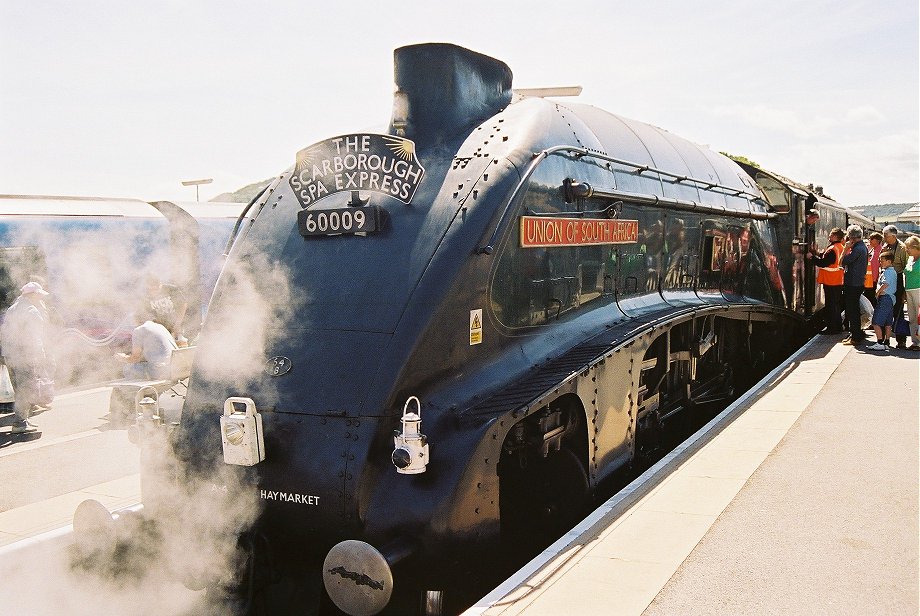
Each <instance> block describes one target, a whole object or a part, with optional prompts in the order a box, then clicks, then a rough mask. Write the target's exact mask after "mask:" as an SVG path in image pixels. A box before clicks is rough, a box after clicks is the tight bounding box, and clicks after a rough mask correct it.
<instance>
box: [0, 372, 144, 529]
mask: <svg viewBox="0 0 920 616" xmlns="http://www.w3.org/2000/svg"><path fill="white" fill-rule="evenodd" d="M110 397H111V388H109V387H96V388H93V389H87V390H83V391H72V392H69V393H63V394H60V395H58V396H57V397H56V398H55V400H54V404H53V406H52V408H51V410H48V411H45V412H43V413H41V414H39V415H36V416H35V417H33V418H32V423H34V424H35V425H36V426H38V427H39V428H40V429H41V436H39V437H36V435H24V436H13V435H12V434H11V433H10V426H11V424H12V421H13V416H12V415H11V414H9V413H2V414H0V476H2V477H3V490H2V491H0V546H3V545H8V544H11V543H13V542H16V541H18V540H20V539H23V538H26V537H32V536H34V535H37V534H39V533H42V532H45V531H49V530H53V529H57V528H61V527H64V526H67V525H69V524H70V523H71V521H72V520H73V513H74V510H75V509H76V506H77V504H79V503H80V502H81V501H83V500H85V499H87V498H94V499H96V500H99V501H100V502H102V503H103V504H104V505H106V506H107V507H110V508H111V509H119V508H122V507H127V506H130V505H133V504H136V503H138V502H139V501H140V480H139V477H138V472H139V470H140V463H139V452H138V448H137V447H135V446H134V445H132V444H131V443H130V442H129V441H128V437H127V434H126V429H125V428H126V425H125V424H124V422H117V421H115V422H113V421H110V419H111V418H110V416H109V401H110Z"/></svg>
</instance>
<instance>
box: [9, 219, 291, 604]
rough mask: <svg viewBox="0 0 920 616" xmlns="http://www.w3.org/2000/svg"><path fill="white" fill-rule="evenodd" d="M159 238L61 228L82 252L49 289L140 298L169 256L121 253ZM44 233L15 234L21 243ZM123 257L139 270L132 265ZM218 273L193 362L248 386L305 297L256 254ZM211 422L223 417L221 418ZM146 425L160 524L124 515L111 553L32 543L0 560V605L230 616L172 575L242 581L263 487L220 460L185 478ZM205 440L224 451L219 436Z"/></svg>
mask: <svg viewBox="0 0 920 616" xmlns="http://www.w3.org/2000/svg"><path fill="white" fill-rule="evenodd" d="M163 234H164V235H163V236H159V235H156V236H155V237H151V236H150V235H149V234H148V235H144V234H138V235H137V236H134V237H112V238H111V240H112V241H111V243H110V244H109V245H108V246H104V247H103V246H99V241H98V238H97V239H94V240H93V241H92V242H91V244H87V243H86V242H85V241H83V240H84V239H85V238H81V237H80V236H79V234H78V235H76V236H74V237H70V238H66V239H64V240H62V239H61V236H60V234H59V233H56V234H55V238H56V239H55V240H54V241H55V242H56V243H58V244H59V245H62V246H65V247H66V248H68V249H71V250H73V251H74V254H80V255H81V259H84V260H83V261H82V263H80V262H79V261H78V260H76V259H73V263H72V264H73V268H74V269H73V270H70V271H64V272H62V271H60V270H58V274H57V275H56V276H54V277H51V279H50V280H49V281H48V282H49V284H48V286H49V287H50V289H51V290H52V291H53V292H55V295H56V299H57V298H60V301H61V304H62V305H66V306H68V307H70V306H78V307H82V308H87V309H89V308H94V307H96V308H98V307H99V306H100V305H102V304H103V303H107V304H109V305H113V306H115V307H116V308H117V307H124V306H128V305H130V303H131V302H133V301H135V300H137V299H138V298H140V297H141V296H142V294H143V288H142V285H141V284H140V283H139V281H140V280H142V278H143V275H144V273H146V272H148V271H151V268H155V269H156V271H157V273H160V274H161V277H163V278H166V277H167V276H166V275H163V274H162V272H164V271H166V270H165V263H166V261H165V260H163V258H162V255H160V254H159V253H158V252H156V251H155V250H152V251H151V252H150V253H149V255H148V257H149V258H147V259H146V260H141V259H134V260H127V259H125V258H124V255H130V254H136V252H137V247H138V245H139V244H140V243H143V242H148V243H151V244H150V245H149V246H148V247H151V249H152V247H153V245H158V244H159V243H161V242H162V243H163V245H164V246H168V237H167V235H168V234H167V232H166V231H165V230H164V231H163ZM40 239H41V238H27V237H22V238H18V239H17V241H19V242H21V243H23V244H24V245H26V244H27V243H28V242H30V241H31V242H33V243H36V244H37V243H38V242H39V240H40ZM45 239H47V238H45ZM43 243H44V242H43ZM113 251H115V253H117V252H118V251H121V254H122V255H123V256H122V257H121V258H120V259H119V260H113V259H112V257H111V256H109V255H111V254H113ZM132 251H134V252H132ZM86 255H90V257H86ZM94 255H96V256H94ZM59 258H60V257H59V255H58V256H56V257H55V261H56V262H58V261H59ZM87 259H88V260H87ZM65 260H66V257H65ZM129 263H133V264H136V267H134V268H131V267H127V266H128V264H129ZM40 265H41V263H39V262H32V263H28V262H26V263H22V264H21V268H22V271H23V272H28V273H31V272H29V270H31V269H35V270H37V271H41V270H40V269H39V268H40ZM255 272H258V274H256V273H255ZM223 275H225V276H230V277H231V278H230V279H229V282H228V283H227V284H226V285H224V288H225V294H229V297H225V298H224V301H223V302H222V304H221V308H218V309H217V310H216V311H215V312H213V313H212V314H210V315H209V318H208V323H207V326H206V328H207V330H208V340H209V341H210V342H209V343H208V345H207V346H200V347H199V350H198V356H197V357H196V370H198V371H200V373H201V375H202V377H203V378H205V379H208V380H214V381H220V382H228V383H235V382H239V383H241V384H243V383H245V382H246V380H247V379H248V378H251V377H252V375H254V374H259V373H260V372H261V370H262V368H263V366H264V363H265V359H266V357H265V351H266V348H267V345H268V339H269V336H270V335H271V331H272V330H275V329H276V328H283V327H284V325H285V318H286V315H287V314H290V313H291V312H293V309H294V308H296V306H297V304H298V303H299V301H300V300H299V299H298V298H297V297H296V296H295V293H293V291H292V289H291V288H290V285H289V282H288V281H289V277H288V275H287V272H286V271H285V269H284V267H283V266H281V265H277V264H272V263H270V262H269V260H268V259H267V258H266V257H263V256H256V257H252V258H250V259H248V260H246V261H245V262H241V263H239V264H238V265H237V266H236V267H234V268H233V269H232V270H227V271H225V272H224V274H223ZM75 281H76V282H75ZM113 298H114V300H115V301H113ZM228 299H230V300H231V301H227V300H228ZM59 368H63V369H65V370H66V369H67V367H66V366H59ZM58 377H59V378H61V373H60V372H59V375H58ZM73 378H75V379H77V380H79V379H80V378H81V377H80V376H79V375H77V376H74V377H73ZM240 393H243V394H244V393H245V392H243V391H241V392H240ZM218 402H221V401H218ZM214 421H218V418H217V417H216V416H215V417H214ZM151 428H152V426H151ZM142 432H144V433H145V437H144V438H143V439H142V446H141V451H140V456H141V468H142V473H141V480H142V488H143V493H144V504H145V508H144V511H143V516H144V517H152V518H153V519H154V520H156V522H157V524H156V531H155V532H154V531H152V530H151V527H149V526H145V525H144V524H142V523H141V521H140V519H139V518H138V519H137V520H134V521H133V522H132V521H131V518H130V517H129V516H126V517H125V519H127V520H128V523H127V524H125V525H124V526H123V527H122V528H123V529H125V532H126V533H127V534H126V535H125V536H124V537H122V539H128V538H129V537H130V538H129V539H128V540H126V541H123V542H121V543H120V544H119V545H120V546H121V547H120V548H119V549H118V550H117V552H116V553H115V554H111V553H109V552H105V551H103V552H102V553H99V554H96V555H95V556H94V557H93V558H89V559H87V558H75V555H74V553H73V551H72V549H71V550H67V551H64V552H62V551H60V550H57V551H54V550H49V549H34V550H33V549H30V550H28V551H27V552H21V553H18V554H17V555H16V557H15V558H13V559H10V558H6V559H0V579H3V583H4V588H5V590H6V592H4V599H3V600H2V601H0V612H2V613H10V614H30V615H37V616H43V615H45V614H48V615H50V614H55V615H57V614H72V615H77V616H82V615H83V614H87V615H89V614H93V615H96V614H100V613H111V614H132V615H133V614H138V615H145V614H156V615H157V616H169V615H185V614H189V615H191V614H196V615H197V614H228V613H231V612H232V610H233V606H232V605H231V604H229V603H225V602H224V601H225V599H223V598H221V597H218V596H214V595H213V594H206V593H205V592H202V591H198V592H195V591H190V590H187V589H186V588H185V587H184V586H183V585H182V584H181V583H180V582H179V581H178V580H181V579H185V580H187V581H188V580H193V581H194V580H197V581H199V582H202V583H206V584H208V585H210V586H212V587H218V588H219V587H220V586H221V584H222V583H228V584H230V583H232V582H234V581H235V580H238V579H239V576H240V571H241V568H242V567H243V565H244V558H245V553H244V551H242V550H241V549H240V546H238V537H239V536H240V533H241V532H242V531H244V530H245V529H247V528H248V527H249V526H251V524H252V523H253V522H254V521H255V520H256V518H257V516H258V514H259V511H260V503H259V500H258V490H256V489H253V488H252V486H244V485H242V484H241V482H240V479H239V471H240V468H239V467H234V466H228V465H219V466H218V468H217V471H216V475H215V476H212V477H208V478H207V479H200V478H196V479H188V478H186V476H185V475H184V473H183V472H182V470H181V467H180V466H179V465H177V463H176V460H175V459H174V457H173V455H172V450H171V448H170V447H169V446H168V445H167V436H166V431H165V429H163V428H162V427H160V428H154V429H152V430H142ZM212 445H213V446H215V447H217V448H220V443H219V442H218V443H214V444H212Z"/></svg>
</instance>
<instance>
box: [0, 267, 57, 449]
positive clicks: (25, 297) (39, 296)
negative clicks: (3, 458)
mask: <svg viewBox="0 0 920 616" xmlns="http://www.w3.org/2000/svg"><path fill="white" fill-rule="evenodd" d="M47 295H48V292H47V291H45V290H44V289H43V288H42V286H41V285H40V284H39V283H37V282H34V281H33V282H29V283H27V284H26V285H25V286H23V287H22V289H21V291H20V295H19V297H17V298H16V301H14V302H13V305H11V306H10V307H9V308H7V309H6V312H5V313H4V316H3V325H2V326H0V343H2V345H3V356H4V358H5V359H6V364H7V366H8V367H9V368H10V371H11V372H12V375H11V376H12V379H13V389H14V390H15V392H16V400H15V402H14V403H13V411H14V413H15V415H16V418H15V420H14V422H13V429H12V433H13V434H29V433H33V432H38V428H36V427H35V426H34V425H32V424H31V423H30V422H29V417H30V416H31V413H32V407H33V406H38V404H39V403H40V402H41V401H42V400H41V399H40V398H41V396H42V392H41V391H40V384H39V380H40V379H41V380H44V381H45V382H50V376H51V375H50V374H49V369H50V360H49V358H50V353H49V349H48V340H47V339H46V332H47V327H46V326H47V321H48V312H47V310H46V309H45V307H44V304H43V302H42V300H43V298H44V297H46V296H47Z"/></svg>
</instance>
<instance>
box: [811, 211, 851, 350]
mask: <svg viewBox="0 0 920 616" xmlns="http://www.w3.org/2000/svg"><path fill="white" fill-rule="evenodd" d="M843 235H844V233H843V229H840V228H839V227H834V228H833V229H832V230H831V232H830V234H829V235H828V240H829V241H830V244H829V245H828V247H827V248H825V249H824V252H823V253H822V254H821V256H818V255H817V254H816V253H815V252H813V251H810V252H809V253H808V255H806V256H807V258H809V259H811V262H812V264H813V265H814V266H816V267H817V268H818V284H820V285H821V286H822V288H823V289H824V321H825V323H827V327H825V328H824V329H823V330H821V333H822V334H839V333H842V332H843V321H842V320H841V319H840V304H841V302H842V299H843V267H842V266H841V264H840V259H841V257H843V250H844V248H843Z"/></svg>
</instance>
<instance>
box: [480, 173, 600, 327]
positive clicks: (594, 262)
mask: <svg viewBox="0 0 920 616" xmlns="http://www.w3.org/2000/svg"><path fill="white" fill-rule="evenodd" d="M589 167H590V166H589V165H587V164H577V163H574V162H572V161H570V160H567V159H563V158H560V157H550V158H548V159H547V160H546V161H544V162H543V163H542V164H541V165H540V167H538V168H537V170H536V171H535V172H534V174H533V176H531V179H530V184H529V186H528V188H527V192H526V194H525V195H524V197H523V199H522V201H521V204H520V205H519V206H518V209H517V211H516V212H515V214H514V219H513V220H512V222H511V229H510V233H509V235H508V237H507V238H506V240H505V243H504V245H503V247H502V249H501V253H500V255H499V258H498V265H497V266H496V268H495V271H494V273H493V276H492V283H491V288H490V297H491V305H492V309H493V311H494V313H495V316H496V317H497V318H498V320H499V321H500V322H501V323H502V324H503V325H504V326H506V327H509V328H518V327H531V326H536V325H544V324H546V323H548V322H551V321H553V320H556V319H558V318H561V317H562V316H563V315H566V314H568V313H570V312H572V311H575V310H577V309H578V308H580V307H581V306H584V305H585V304H587V303H589V302H593V301H594V300H597V299H599V298H601V297H611V298H612V282H611V276H610V275H609V274H610V273H611V272H612V271H613V269H614V268H613V265H614V263H615V257H614V253H613V251H612V250H611V245H599V246H553V247H538V248H535V247H526V248H525V247H522V246H521V223H520V221H521V217H522V216H539V215H541V214H558V215H559V216H565V215H566V214H567V213H572V214H573V215H574V214H575V213H576V212H579V211H580V208H581V209H591V208H593V207H595V206H596V204H595V203H594V202H586V203H587V204H585V203H582V204H581V205H579V203H577V202H575V203H566V202H565V199H564V198H563V196H562V191H561V186H562V183H563V180H564V179H565V178H567V177H575V178H578V179H579V180H585V179H588V180H594V181H598V176H597V172H596V170H594V169H591V168H589ZM599 179H600V181H603V179H604V178H603V177H600V178H599ZM550 219H551V217H547V218H546V219H545V220H550Z"/></svg>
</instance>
